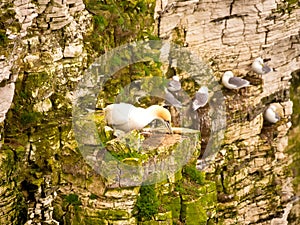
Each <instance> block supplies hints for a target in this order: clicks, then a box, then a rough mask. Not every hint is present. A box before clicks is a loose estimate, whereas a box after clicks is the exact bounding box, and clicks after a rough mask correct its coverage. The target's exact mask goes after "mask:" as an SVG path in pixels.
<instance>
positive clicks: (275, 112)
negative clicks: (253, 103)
mask: <svg viewBox="0 0 300 225" xmlns="http://www.w3.org/2000/svg"><path fill="white" fill-rule="evenodd" d="M282 113H283V112H282V107H281V106H280V105H279V104H271V105H270V106H269V107H268V108H267V109H266V110H265V112H264V119H265V120H267V121H268V122H270V123H277V122H278V121H279V120H280V119H281V116H282Z"/></svg>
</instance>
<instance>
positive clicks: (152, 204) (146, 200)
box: [136, 185, 160, 221]
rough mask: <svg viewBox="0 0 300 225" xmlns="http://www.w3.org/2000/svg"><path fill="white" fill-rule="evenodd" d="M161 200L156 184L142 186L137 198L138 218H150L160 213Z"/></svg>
mask: <svg viewBox="0 0 300 225" xmlns="http://www.w3.org/2000/svg"><path fill="white" fill-rule="evenodd" d="M159 206H160V201H159V199H158V197H157V194H156V192H155V189H154V185H147V186H142V187H141V188H140V196H139V197H138V199H137V203H136V207H137V209H138V219H139V220H140V221H141V220H150V219H152V218H153V217H154V215H155V214H157V213H158V209H159Z"/></svg>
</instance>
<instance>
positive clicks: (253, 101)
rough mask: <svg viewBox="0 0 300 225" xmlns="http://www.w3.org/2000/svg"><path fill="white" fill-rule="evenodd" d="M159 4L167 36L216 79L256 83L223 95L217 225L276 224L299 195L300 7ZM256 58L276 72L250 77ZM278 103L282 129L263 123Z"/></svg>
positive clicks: (214, 172) (214, 173) (216, 166)
mask: <svg viewBox="0 0 300 225" xmlns="http://www.w3.org/2000/svg"><path fill="white" fill-rule="evenodd" d="M157 6H158V7H157V17H158V20H159V21H160V22H159V27H160V29H159V31H160V33H159V35H160V37H161V38H164V39H168V40H173V41H180V42H181V43H182V45H184V46H187V48H189V49H190V50H191V51H194V52H196V53H197V54H198V55H199V57H201V58H202V59H203V60H204V61H206V62H207V63H209V64H211V65H212V67H213V69H214V75H215V77H218V78H219V79H220V77H221V76H222V74H223V73H224V72H225V71H226V70H233V71H234V72H235V74H236V75H238V76H243V77H245V79H248V80H249V81H250V82H251V84H252V86H251V87H249V88H247V89H246V90H245V92H240V93H235V92H232V91H230V90H226V89H224V90H223V94H224V101H225V103H226V106H227V109H226V112H227V116H226V118H227V128H226V131H225V137H224V140H223V145H222V147H221V148H220V149H219V152H218V154H217V156H216V158H215V161H214V162H213V164H212V165H211V166H209V167H206V169H205V170H206V171H207V172H208V173H210V174H211V179H213V180H215V181H216V184H217V190H218V195H219V196H220V198H219V204H218V207H219V210H218V215H217V216H216V217H217V218H218V221H222V223H224V224H235V223H238V224H252V223H255V224H266V223H272V224H275V223H276V221H278V219H275V218H280V217H281V215H282V213H283V209H285V207H287V208H289V207H290V205H287V202H288V201H289V200H292V199H293V198H292V197H293V196H294V195H295V193H294V192H293V189H292V182H291V180H292V179H291V178H290V177H289V176H288V175H287V171H288V169H287V168H286V166H287V165H289V163H290V162H291V158H290V156H289V155H288V154H287V152H286V151H285V149H286V147H287V145H288V137H287V132H288V130H289V128H290V127H291V122H290V116H291V114H292V102H291V101H290V99H289V88H290V79H291V73H292V72H293V71H294V70H297V69H299V67H300V64H299V51H300V48H299V26H298V25H297V24H299V22H296V21H298V20H299V15H300V14H299V12H300V11H299V7H297V4H292V3H290V2H289V1H275V0H268V1H263V2H262V1H249V2H240V1H210V2H205V1H204V2H203V1H197V0H196V1H185V2H179V1H158V3H157ZM258 56H261V57H263V58H269V59H270V61H269V65H271V66H272V67H275V68H276V72H272V73H270V74H267V75H263V76H259V75H257V74H255V73H254V72H253V71H251V63H252V61H253V60H254V58H256V57H258ZM272 102H279V103H280V104H281V106H282V107H283V109H284V115H283V119H282V120H281V121H280V122H279V123H277V124H268V123H267V122H266V121H264V119H263V112H264V110H265V108H266V106H267V105H269V104H270V103H272ZM203 160H204V159H202V160H201V161H199V163H201V162H202V161H203ZM271 190H272V191H271ZM274 190H276V191H275V192H274ZM223 202H224V203H223ZM225 202H226V203H225ZM287 208H286V209H287ZM287 211H289V210H287ZM287 211H285V212H287ZM282 218H285V222H283V220H284V219H281V224H284V223H286V219H287V216H286V214H283V217H282Z"/></svg>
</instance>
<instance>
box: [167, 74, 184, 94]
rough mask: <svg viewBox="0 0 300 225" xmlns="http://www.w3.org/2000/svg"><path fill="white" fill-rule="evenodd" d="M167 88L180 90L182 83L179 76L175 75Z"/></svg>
mask: <svg viewBox="0 0 300 225" xmlns="http://www.w3.org/2000/svg"><path fill="white" fill-rule="evenodd" d="M167 89H168V90H169V91H171V92H175V91H179V90H180V89H181V83H180V81H179V77H178V76H173V77H172V80H170V81H169V82H168V84H167Z"/></svg>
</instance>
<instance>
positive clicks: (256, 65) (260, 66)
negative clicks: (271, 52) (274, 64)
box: [251, 57, 274, 74]
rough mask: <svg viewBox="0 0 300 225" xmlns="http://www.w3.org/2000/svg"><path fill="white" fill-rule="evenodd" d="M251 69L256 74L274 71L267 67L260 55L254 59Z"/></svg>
mask: <svg viewBox="0 0 300 225" xmlns="http://www.w3.org/2000/svg"><path fill="white" fill-rule="evenodd" d="M251 67H252V70H253V71H254V72H255V73H258V74H267V73H269V72H272V71H274V69H272V68H271V67H269V66H268V65H267V64H266V63H264V60H263V59H262V58H261V57H258V58H256V59H254V61H253V63H252V65H251Z"/></svg>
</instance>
